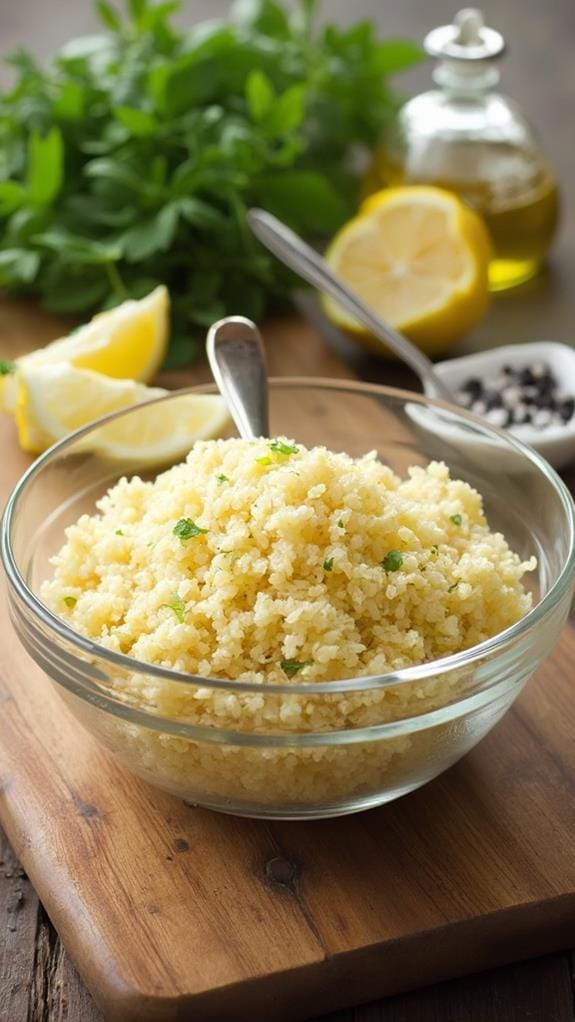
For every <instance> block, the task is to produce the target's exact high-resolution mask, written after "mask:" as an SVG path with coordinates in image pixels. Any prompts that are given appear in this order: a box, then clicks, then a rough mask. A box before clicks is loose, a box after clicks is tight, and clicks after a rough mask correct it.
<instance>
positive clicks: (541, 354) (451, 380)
mask: <svg viewBox="0 0 575 1022" xmlns="http://www.w3.org/2000/svg"><path fill="white" fill-rule="evenodd" d="M533 362H545V363H546V364H547V365H548V366H549V367H550V369H551V372H552V373H553V375H554V376H555V378H556V379H557V380H558V381H560V384H561V389H562V390H563V391H565V393H567V394H569V396H573V397H575V350H573V349H572V348H570V347H568V345H567V344H557V343H556V342H554V341H532V342H531V343H529V344H507V345H506V346H505V347H504V348H493V349H491V350H490V351H481V352H478V353H477V354H475V355H463V356H462V357H461V358H452V359H449V360H448V361H446V362H437V363H436V365H435V371H436V373H437V374H438V376H441V378H442V380H444V381H445V383H446V384H447V386H448V387H449V388H450V390H451V391H452V392H453V393H454V394H455V393H457V391H458V390H460V389H461V386H462V384H463V383H465V381H466V380H468V379H469V377H470V376H477V377H479V379H481V380H482V381H485V382H486V383H488V382H489V380H493V379H495V378H496V377H497V376H498V375H499V373H500V372H501V370H502V369H503V366H505V365H510V366H513V367H514V368H517V369H523V368H525V367H526V366H528V365H531V364H532V363H533ZM425 392H426V394H427V395H428V396H433V395H432V393H431V389H430V388H429V387H428V386H427V385H426V386H425ZM509 432H510V433H512V434H513V436H516V437H517V439H518V440H522V441H523V443H525V444H529V445H530V446H531V447H534V448H535V450H536V451H539V453H540V454H542V455H543V457H544V458H547V461H549V462H550V463H551V464H552V465H554V466H555V468H560V467H561V466H563V465H566V464H567V463H568V462H570V461H572V460H573V459H574V458H575V415H574V416H573V417H572V418H571V419H570V421H569V422H568V423H566V424H565V425H564V426H563V425H561V426H547V427H545V428H543V427H539V428H538V427H536V426H532V425H523V426H512V427H511V428H510V430H509Z"/></svg>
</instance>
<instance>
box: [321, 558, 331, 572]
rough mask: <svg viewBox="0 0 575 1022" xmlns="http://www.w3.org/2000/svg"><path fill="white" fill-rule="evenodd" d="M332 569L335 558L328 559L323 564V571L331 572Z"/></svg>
mask: <svg viewBox="0 0 575 1022" xmlns="http://www.w3.org/2000/svg"><path fill="white" fill-rule="evenodd" d="M332 569H333V557H328V558H327V559H326V560H325V561H324V562H323V570H324V571H331V570H332Z"/></svg>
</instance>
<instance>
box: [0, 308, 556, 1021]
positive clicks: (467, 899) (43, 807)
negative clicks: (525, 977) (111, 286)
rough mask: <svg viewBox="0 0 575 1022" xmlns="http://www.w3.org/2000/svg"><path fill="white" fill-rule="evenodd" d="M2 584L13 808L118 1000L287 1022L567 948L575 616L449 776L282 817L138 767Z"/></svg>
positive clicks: (3, 755)
mask: <svg viewBox="0 0 575 1022" xmlns="http://www.w3.org/2000/svg"><path fill="white" fill-rule="evenodd" d="M7 316H8V319H10V317H12V318H11V319H10V323H11V327H10V329H9V337H10V350H6V348H7V345H6V343H4V344H3V346H2V352H1V354H2V355H3V356H4V357H6V356H8V355H10V354H12V353H14V352H15V351H16V350H19V349H21V348H22V347H25V344H26V336H34V337H38V330H37V325H36V320H35V317H34V316H33V314H32V313H29V312H28V311H27V310H26V311H25V312H24V313H22V312H21V311H19V310H16V312H15V313H14V312H13V310H12V311H10V310H8V312H6V310H0V336H1V328H2V326H4V327H5V326H6V317H7ZM23 316H29V317H30V319H28V320H26V319H24V318H23ZM42 322H43V324H44V327H43V328H44V329H45V337H46V338H47V337H49V336H51V335H53V333H54V332H55V330H56V326H57V325H56V324H55V323H52V324H50V323H48V322H47V321H45V320H43V321H42ZM32 327H34V332H33V333H31V334H30V333H29V331H30V330H31V329H32ZM6 336H8V335H7V334H6V333H4V337H6ZM267 339H268V342H269V344H270V354H271V359H270V361H271V368H272V371H273V372H275V373H280V374H281V373H284V374H285V373H287V372H290V373H293V372H301V373H302V374H305V375H326V376H334V375H337V376H345V375H349V372H348V371H347V370H346V369H345V368H344V366H343V364H342V363H341V362H340V361H339V360H338V359H337V358H336V357H335V356H334V355H332V354H331V353H330V352H328V351H327V350H326V349H325V348H324V346H323V345H322V344H321V342H320V341H319V339H318V337H317V336H316V335H315V334H314V333H313V331H312V330H311V329H310V328H308V327H304V326H303V324H298V323H297V322H294V321H291V322H282V323H276V324H273V325H272V326H271V327H270V329H269V331H268V332H267ZM204 373H205V371H204ZM194 375H195V378H196V379H199V378H200V375H201V372H196V373H195V374H194ZM178 380H179V382H182V383H183V382H185V383H189V382H192V379H191V377H190V376H189V375H187V376H185V377H184V376H180V377H179V378H178ZM0 450H1V452H2V458H1V463H0V497H1V498H2V500H3V499H5V497H6V496H7V494H8V491H9V489H10V488H11V486H12V485H13V483H14V482H15V481H16V479H17V477H18V475H19V474H20V473H21V472H22V470H23V469H24V468H25V466H26V463H27V459H26V457H25V456H24V455H23V454H21V453H20V452H19V451H18V448H17V446H16V443H15V437H14V434H13V428H12V425H11V423H9V422H8V421H2V422H1V423H0ZM1 598H2V608H1V612H0V819H1V821H2V824H3V825H4V827H5V829H6V831H7V833H8V836H9V838H10V840H11V842H12V844H13V846H14V849H15V851H16V854H17V855H18V856H19V858H20V859H21V861H22V864H23V866H24V868H25V869H26V870H27V872H28V873H29V875H30V878H31V880H32V882H33V883H34V885H35V887H36V888H37V890H38V892H39V894H40V897H41V899H42V901H43V903H44V905H45V906H46V909H47V911H48V913H49V915H50V917H51V919H52V921H53V922H54V924H55V926H56V927H57V929H58V931H59V932H60V934H61V936H62V939H63V941H64V943H65V945H66V947H67V949H68V951H69V953H70V955H71V956H72V958H73V959H74V961H75V963H76V965H77V967H78V969H79V970H80V972H81V974H82V976H83V978H84V980H85V982H86V984H87V985H88V987H89V988H90V990H91V992H92V994H93V995H94V997H95V998H96V1000H97V1001H98V1002H99V1004H100V1005H101V1006H102V1008H103V1010H104V1012H105V1014H106V1017H107V1018H109V1019H111V1020H122V1022H148V1020H158V1022H160V1020H161V1022H167V1020H185V1019H192V1018H193V1019H194V1022H248V1020H249V1022H258V1020H264V1019H266V1020H267V1019H270V1018H273V1019H274V1022H283V1020H286V1022H287V1020H292V1019H306V1018H309V1017H311V1016H313V1015H315V1014H318V1013H319V1012H321V1011H328V1010H330V1009H333V1008H337V1007H341V1006H348V1005H352V1004H356V1003H358V1002H361V1001H367V1000H370V999H372V998H375V997H376V996H378V995H382V994H386V993H390V994H391V993H394V992H397V991H399V990H403V989H407V988H410V987H416V986H420V985H424V984H426V983H430V982H433V981H436V980H439V979H442V978H447V977H451V976H455V975H458V974H462V973H465V972H470V971H478V970H480V969H484V968H486V967H488V966H493V965H496V964H501V963H504V962H508V961H512V960H517V959H519V958H524V957H529V956H531V955H538V954H541V953H542V952H545V951H552V950H557V949H560V948H563V947H567V946H573V943H574V941H575V856H574V855H573V848H574V847H575V809H574V798H573V780H574V776H575V741H574V737H573V736H574V735H575V698H574V695H575V690H574V680H573V679H574V670H573V661H574V659H575V633H574V631H573V629H572V628H571V626H570V627H569V628H567V629H566V631H565V633H564V635H563V637H562V639H561V642H560V644H559V646H558V647H557V649H556V651H555V653H554V655H553V657H552V658H551V659H550V660H549V661H548V662H547V664H546V665H545V666H544V667H543V668H542V669H541V670H540V671H539V672H538V675H537V677H536V678H535V679H533V680H532V681H531V683H530V684H529V686H528V688H527V690H526V691H525V692H524V694H523V695H522V696H521V698H520V699H519V701H518V703H517V704H516V706H515V707H514V708H513V710H512V711H511V712H510V713H509V714H508V715H507V717H506V718H505V719H504V721H503V722H502V723H501V724H500V725H499V727H497V728H496V730H495V731H494V732H493V733H492V734H491V735H490V736H488V738H487V739H485V740H484V742H483V743H482V744H481V745H480V746H479V747H478V748H477V749H476V750H475V751H474V752H473V753H471V754H470V755H469V756H468V757H467V758H466V759H465V760H464V761H463V762H461V763H460V764H458V765H457V766H456V767H454V768H452V769H451V770H450V771H449V772H448V773H447V774H445V775H443V776H442V777H440V778H438V779H437V780H436V781H434V782H433V783H432V784H430V785H428V786H427V787H425V788H423V789H420V790H419V791H418V792H415V793H414V794H412V795H410V796H409V797H407V798H404V799H402V800H400V801H398V802H395V803H392V804H390V805H388V806H385V807H382V808H381V809H378V810H372V811H371V812H368V813H364V814H362V815H358V816H352V817H346V818H342V819H339V820H326V821H322V822H315V823H298V822H289V823H279V822H259V821H254V820H245V819H233V818H231V817H226V816H218V815H216V814H214V813H210V812H206V811H202V810H199V809H193V808H189V807H187V806H186V805H184V804H183V803H182V802H180V801H178V800H177V799H175V798H172V797H170V796H168V795H164V794H161V793H159V792H156V791H154V790H152V789H151V788H149V787H147V786H146V785H145V784H144V783H143V782H140V781H138V780H135V779H134V778H132V777H131V776H130V775H129V774H128V773H127V772H126V771H125V770H124V769H123V768H122V767H120V766H119V765H117V764H116V763H115V761H114V760H113V759H111V758H110V757H109V756H108V755H107V754H105V753H104V752H103V751H101V750H100V748H99V746H98V745H97V744H96V743H95V742H94V741H93V740H92V739H91V738H90V736H89V735H87V734H86V733H85V732H83V731H82V730H81V728H80V726H79V725H78V724H77V723H76V722H75V721H74V720H73V718H72V717H71V716H70V715H69V714H68V712H67V710H66V709H65V707H64V705H63V704H62V703H61V702H60V700H59V697H58V695H57V694H56V692H55V691H54V689H53V688H52V687H51V685H50V684H49V682H48V681H47V679H46V678H45V677H44V676H43V674H42V673H41V671H39V670H38V669H37V668H36V667H35V666H34V664H33V663H32V661H31V660H30V659H29V658H28V657H27V655H26V654H25V653H24V652H23V650H22V649H21V647H20V645H19V643H18V640H17V639H16V637H15V635H14V633H13V631H12V628H11V625H10V623H9V621H8V618H7V614H6V608H5V593H4V590H2V594H1Z"/></svg>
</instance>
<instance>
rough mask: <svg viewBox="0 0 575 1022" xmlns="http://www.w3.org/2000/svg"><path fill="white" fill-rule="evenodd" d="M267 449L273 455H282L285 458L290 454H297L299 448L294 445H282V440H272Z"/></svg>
mask: <svg viewBox="0 0 575 1022" xmlns="http://www.w3.org/2000/svg"><path fill="white" fill-rule="evenodd" d="M268 447H269V449H270V451H273V452H274V454H284V455H285V456H286V457H288V456H289V455H290V454H297V453H298V451H299V447H298V446H297V445H296V444H284V442H283V440H272V441H270V443H269V444H268Z"/></svg>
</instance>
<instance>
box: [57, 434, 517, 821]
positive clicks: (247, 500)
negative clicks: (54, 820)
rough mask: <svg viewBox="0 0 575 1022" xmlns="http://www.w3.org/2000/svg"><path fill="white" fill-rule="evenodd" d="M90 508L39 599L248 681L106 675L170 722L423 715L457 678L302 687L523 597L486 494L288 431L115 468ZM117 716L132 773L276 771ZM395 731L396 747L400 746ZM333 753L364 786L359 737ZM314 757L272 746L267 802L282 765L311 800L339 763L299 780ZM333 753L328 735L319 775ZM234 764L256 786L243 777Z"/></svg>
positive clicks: (450, 649)
mask: <svg viewBox="0 0 575 1022" xmlns="http://www.w3.org/2000/svg"><path fill="white" fill-rule="evenodd" d="M97 508H98V513H97V514H93V515H83V516H82V517H81V518H80V519H79V521H78V522H77V523H76V524H75V525H72V526H70V527H69V528H68V529H67V532H66V542H65V544H64V546H63V548H62V550H61V551H60V552H59V553H58V554H57V555H56V557H54V559H53V564H54V574H53V577H52V578H51V579H50V580H48V581H46V582H45V583H44V586H43V589H42V595H43V598H44V600H45V601H46V603H47V605H48V606H49V607H50V608H51V609H52V610H53V611H54V612H55V613H57V614H59V615H60V616H61V617H63V618H64V619H65V620H66V621H67V622H68V623H69V624H70V625H71V627H73V628H74V629H75V630H76V631H78V632H80V633H81V634H82V635H84V636H87V637H89V638H91V639H93V640H95V641H96V642H98V643H100V644H101V645H102V646H105V647H106V648H107V649H110V650H114V651H117V652H122V653H125V654H128V656H131V657H135V658H137V659H138V660H140V661H146V662H148V663H151V664H156V665H159V666H161V667H169V668H173V669H175V670H177V671H182V672H185V673H188V674H194V675H201V676H203V677H207V678H209V677H212V678H219V679H230V680H234V681H236V680H242V681H249V682H252V683H256V685H257V686H258V691H256V692H249V693H246V694H238V693H235V692H228V691H225V690H215V689H212V688H210V687H209V685H206V684H204V685H201V684H191V683H190V684H186V685H182V684H178V683H169V682H168V683H167V682H165V681H162V680H161V679H154V678H153V677H150V676H146V675H140V674H136V673H134V674H130V673H128V672H125V671H123V672H122V671H120V670H119V671H118V682H117V686H118V691H119V693H120V695H121V698H122V699H125V700H127V701H130V702H131V703H133V704H135V705H137V706H139V707H142V708H145V709H148V710H150V712H153V713H155V714H158V715H161V716H163V717H169V718H171V719H172V720H182V721H185V722H187V723H192V724H200V725H205V726H207V727H224V728H228V729H233V730H235V731H242V732H266V731H270V732H275V733H277V732H278V731H286V732H292V733H293V732H310V731H330V730H340V729H346V728H352V727H357V726H359V725H366V724H375V723H382V722H385V721H389V720H397V719H401V718H404V717H407V716H411V715H414V714H420V713H421V712H422V711H424V710H427V709H431V708H434V707H436V706H441V705H443V704H445V703H446V702H449V701H450V700H451V699H452V698H454V694H453V689H454V687H455V688H456V689H457V686H459V687H461V685H462V684H463V682H462V681H461V678H460V677H459V675H457V674H452V675H441V676H438V678H437V679H431V680H427V681H425V682H421V683H417V684H416V683H410V684H408V685H405V684H403V685H396V686H391V687H389V688H380V689H374V688H371V689H370V690H368V691H363V692H362V691H360V692H354V693H349V694H333V695H328V696H321V697H320V696H319V695H318V696H316V697H314V696H313V695H309V694H308V695H305V696H302V695H300V694H299V693H298V686H299V685H300V683H301V682H312V683H313V682H323V681H331V680H338V679H344V678H351V677H357V676H369V675H379V674H386V673H389V672H391V671H395V670H397V669H399V668H403V667H407V666H409V665H414V664H420V663H423V662H427V661H431V660H435V659H437V658H439V657H443V656H446V655H448V654H451V653H455V652H457V651H460V650H463V649H466V648H468V647H471V646H474V645H476V644H477V643H480V642H482V641H483V640H485V639H488V638H490V637H491V636H493V635H495V634H496V633H498V632H500V631H502V630H504V629H505V628H507V627H508V626H510V625H512V624H513V623H514V622H516V621H517V620H518V619H519V618H521V617H522V616H523V615H524V614H526V613H527V612H528V610H529V609H530V606H531V597H530V595H529V594H528V593H527V592H526V591H525V589H524V587H523V585H522V581H521V579H522V576H523V575H524V573H525V572H526V571H528V570H531V569H533V568H534V567H535V560H534V559H533V558H532V559H531V560H530V561H528V562H523V561H521V559H520V558H519V557H518V556H517V554H515V553H513V552H512V551H511V550H510V548H509V546H508V544H507V542H506V540H505V538H504V537H503V536H502V535H501V534H500V533H493V532H491V531H490V529H489V527H488V525H487V522H486V520H485V516H484V514H483V510H482V501H481V497H480V495H479V494H478V493H477V492H476V491H475V490H473V489H472V488H471V487H470V486H469V485H467V484H466V483H464V482H461V481H459V480H454V479H451V478H450V475H449V471H448V469H447V467H446V466H445V465H444V464H442V463H438V462H433V463H431V464H429V465H428V466H427V467H426V468H422V467H413V468H410V469H409V471H408V475H407V478H406V479H400V478H399V477H398V476H397V475H395V474H394V473H393V472H392V471H391V469H390V468H388V467H387V466H385V465H382V464H381V463H380V462H379V461H378V460H377V457H376V454H375V452H372V453H371V454H368V455H366V456H365V457H363V458H360V459H358V460H354V459H352V458H350V457H349V456H348V455H346V454H335V453H333V452H330V451H328V450H327V449H326V448H324V447H316V448H313V449H311V450H307V449H306V448H305V447H303V446H302V445H301V444H298V443H296V442H294V441H293V440H289V439H286V438H280V439H278V440H274V441H266V440H257V441H246V440H238V439H231V440H212V441H204V442H200V443H197V444H196V445H195V446H194V448H193V450H192V451H191V453H190V454H189V456H188V458H187V459H186V461H185V462H184V463H183V464H181V465H177V466H176V467H174V468H172V469H170V470H169V471H167V472H164V473H162V474H161V475H159V476H158V477H157V479H155V481H153V482H144V481H143V480H142V479H140V478H138V477H135V478H132V479H125V478H124V479H121V480H120V481H119V482H118V483H117V484H116V485H115V486H114V487H113V488H112V489H111V490H110V491H109V492H108V493H107V494H106V496H104V497H103V498H102V499H101V500H100V501H99V502H98V505H97ZM270 682H273V683H279V684H284V685H288V686H292V687H293V696H292V695H291V694H283V695H282V694H279V695H278V694H274V695H272V694H271V693H268V694H267V695H266V684H268V683H270ZM260 687H261V692H260V691H259V688H260ZM122 726H123V727H124V737H125V739H126V741H127V742H130V741H131V742H132V743H134V742H136V744H137V745H139V746H140V747H141V748H140V749H139V752H138V755H139V756H140V758H141V759H142V761H143V766H144V768H145V769H146V770H148V771H152V772H153V771H154V770H155V771H156V772H157V771H158V770H160V773H161V772H162V771H163V772H164V773H165V774H166V778H167V781H169V782H170V786H172V787H173V786H174V784H175V783H176V781H177V780H178V777H179V776H180V775H182V778H183V775H184V774H185V773H186V772H188V773H189V772H191V774H195V776H196V780H197V779H198V772H199V777H200V778H201V784H205V783H207V781H206V778H205V776H204V774H205V773H206V771H205V767H206V764H207V763H208V764H209V763H211V760H212V759H213V758H214V756H215V759H216V762H217V763H219V768H218V767H216V766H214V765H213V764H212V765H211V766H209V769H208V771H207V772H208V774H209V773H210V771H211V773H212V776H213V775H214V771H215V774H217V771H218V769H222V767H223V764H224V760H225V759H226V755H227V757H228V760H227V762H228V764H229V768H228V770H227V773H228V774H229V777H228V781H229V784H231V785H232V787H233V788H234V791H233V792H232V794H234V795H236V794H237V790H236V789H237V788H238V785H239V786H240V787H241V785H242V783H245V784H246V785H247V788H249V789H250V790H251V791H252V793H253V789H254V784H255V775H254V774H253V770H254V757H256V758H257V757H259V760H258V764H259V766H260V767H261V770H260V773H261V775H262V776H261V781H262V785H263V786H264V788H265V777H266V771H267V776H268V781H269V776H270V770H271V766H270V763H271V759H270V757H271V753H270V754H268V755H267V757H266V756H265V755H264V754H263V753H262V752H261V751H260V750H258V749H248V748H236V749H235V752H236V753H237V754H239V755H240V764H238V763H237V762H236V761H235V760H234V757H233V755H232V754H231V752H230V753H227V754H226V753H224V752H223V747H222V746H212V747H211V749H209V750H207V752H206V751H201V750H202V748H204V750H205V749H207V747H202V746H201V745H199V744H198V743H193V742H188V741H186V740H184V739H180V738H175V737H172V736H169V735H167V736H162V737H161V738H160V737H159V736H157V735H156V736H154V735H153V733H152V732H147V731H143V730H142V729H139V730H138V729H136V730H134V729H132V730H130V727H129V726H128V725H122ZM130 736H131V737H130ZM395 741H396V742H399V743H400V744H399V745H398V746H397V750H399V751H400V752H403V751H405V748H407V746H409V745H410V740H409V739H407V740H406V739H404V738H402V739H396V740H395ZM406 741H407V746H406V745H405V743H406ZM178 743H180V744H178ZM401 743H403V744H401ZM388 744H389V743H388ZM198 750H200V751H198ZM343 751H344V753H345V756H344V759H343V760H342V769H341V771H340V773H341V779H340V783H341V782H342V781H343V778H344V777H346V778H347V780H346V781H345V786H346V787H347V788H349V789H350V790H358V787H359V788H361V778H360V776H356V771H354V769H352V767H353V766H354V763H353V762H352V763H350V756H352V755H353V754H354V751H355V756H356V760H357V756H358V755H359V754H360V751H361V750H360V747H359V746H355V747H354V746H346V747H345V748H344V750H343ZM311 752H314V753H315V766H314V768H313V770H311V768H310V766H309V762H310V756H311ZM321 752H322V750H321V749H320V750H311V751H310V750H301V751H300V752H299V753H298V754H297V755H295V754H294V753H293V751H292V750H288V751H287V752H286V751H285V750H279V751H278V750H276V751H275V752H274V755H275V756H276V763H277V764H280V763H281V781H280V776H279V773H278V777H277V778H276V780H277V783H278V784H279V787H280V789H281V791H280V790H279V789H278V788H277V784H276V788H275V789H274V790H275V792H276V797H281V798H285V797H287V795H286V792H284V791H283V789H284V788H286V789H289V788H290V784H292V785H293V784H294V783H295V774H294V770H295V773H296V774H297V775H298V780H297V785H298V797H301V799H303V800H304V801H305V800H306V799H308V798H314V797H316V796H317V797H319V796H321V791H323V788H324V787H325V785H326V784H327V785H328V786H329V784H330V783H331V782H330V779H329V778H330V777H332V776H333V773H332V774H330V775H329V776H328V775H327V774H326V775H325V776H323V775H322V777H321V784H320V789H321V790H320V789H318V785H317V776H316V779H315V781H314V782H313V783H311V778H312V777H313V776H314V771H315V774H316V775H317V771H318V758H319V759H321V757H320V756H319V753H321ZM341 752H342V750H341V749H340V750H336V749H331V750H329V749H328V750H325V755H326V757H327V759H326V762H328V763H329V762H331V767H330V769H331V770H332V771H333V766H334V763H335V762H336V761H337V757H338V756H339V755H340V754H341ZM288 753H289V754H291V756H292V760H293V762H292V763H291V766H290V763H289V756H288ZM373 755H374V753H373V751H369V758H373ZM242 757H243V758H242ZM262 757H263V758H262ZM286 757H287V759H286ZM311 758H312V759H313V758H314V757H311ZM363 758H364V759H365V756H364V757H363ZM387 759H388V757H386V760H385V762H386V763H387ZM144 761H149V762H148V763H147V765H146V763H145V762H144ZM160 761H162V764H160ZM264 761H265V762H264ZM242 763H243V765H244V766H245V765H246V764H248V763H249V764H250V771H251V772H252V775H253V776H252V780H251V782H250V781H249V778H248V779H246V778H242V779H241V780H240V775H241V764H242ZM266 763H267V765H266ZM272 765H273V764H272ZM356 765H358V766H359V761H358V760H357V763H356ZM364 768H365V763H364ZM384 768H385V763H383V762H382V761H379V762H378V763H376V769H377V770H379V771H380V772H381V769H384ZM298 772H299V773H298ZM320 773H321V771H320ZM292 775H293V777H292ZM300 775H301V776H300ZM305 777H309V780H310V784H311V787H310V788H309V791H306V787H305V783H303V779H304V778H305ZM170 779H171V780H170ZM167 781H166V783H167ZM172 781H173V783H172ZM198 783H200V782H198ZM250 783H251V788H250ZM334 783H337V781H336V782H334ZM370 783H371V781H370ZM214 784H215V787H216V788H218V790H219V789H220V788H221V787H222V785H221V784H218V782H217V781H216V780H214ZM354 786H355V787H354ZM223 787H224V789H225V784H224V785H223ZM255 787H256V789H257V790H258V791H259V797H262V791H261V790H260V786H259V785H258V784H255ZM272 789H273V783H272ZM269 790H270V789H269V788H268V792H269ZM318 791H319V796H318ZM272 797H273V796H272ZM321 797H323V796H321Z"/></svg>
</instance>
